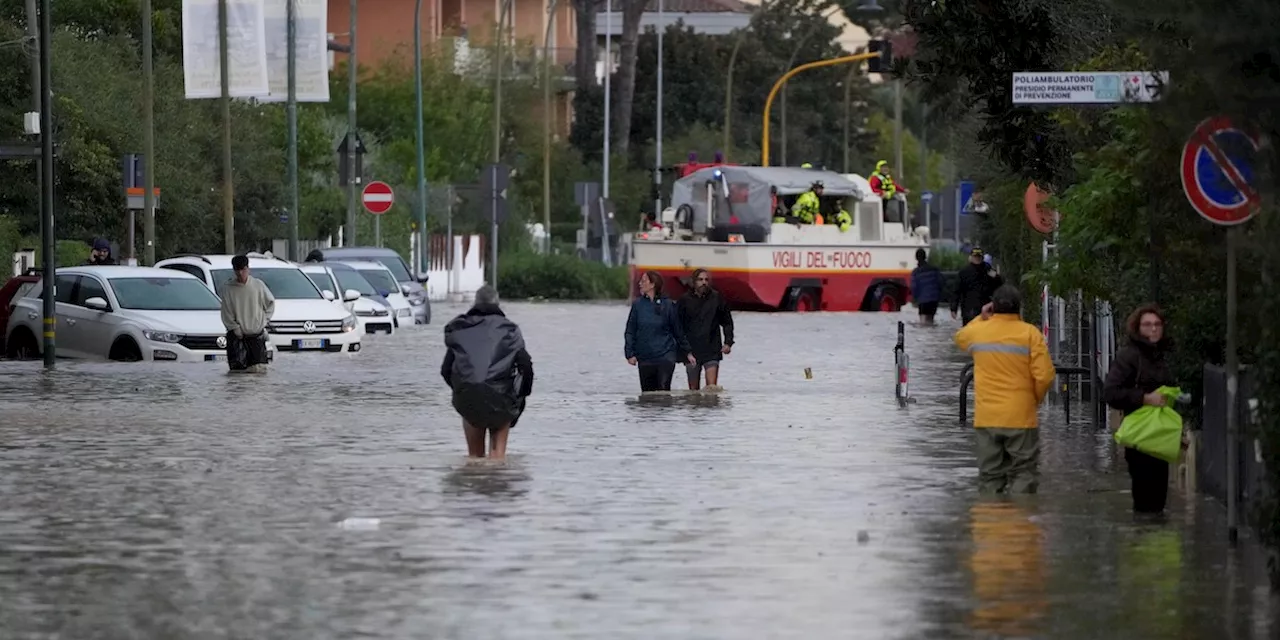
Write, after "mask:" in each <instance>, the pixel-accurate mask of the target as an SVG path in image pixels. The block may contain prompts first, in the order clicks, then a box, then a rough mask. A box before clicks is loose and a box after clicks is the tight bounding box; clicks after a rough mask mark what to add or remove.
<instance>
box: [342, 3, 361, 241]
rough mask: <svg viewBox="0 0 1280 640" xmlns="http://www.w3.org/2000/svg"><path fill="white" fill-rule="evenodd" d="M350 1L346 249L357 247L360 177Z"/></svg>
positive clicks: (353, 23) (353, 21) (353, 7)
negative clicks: (357, 158)
mask: <svg viewBox="0 0 1280 640" xmlns="http://www.w3.org/2000/svg"><path fill="white" fill-rule="evenodd" d="M357 2H358V0H351V8H350V11H351V23H350V25H349V26H348V27H347V28H348V29H349V30H350V31H351V34H350V42H351V53H349V54H347V233H346V237H345V238H343V244H344V245H346V246H348V247H354V246H357V245H358V243H357V242H356V198H357V197H358V196H359V193H360V190H359V185H357V184H356V183H357V182H358V181H359V180H360V176H358V175H356V71H357V70H358V62H357V59H356V10H357V7H356V4H357Z"/></svg>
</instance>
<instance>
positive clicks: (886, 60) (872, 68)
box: [867, 40, 893, 73]
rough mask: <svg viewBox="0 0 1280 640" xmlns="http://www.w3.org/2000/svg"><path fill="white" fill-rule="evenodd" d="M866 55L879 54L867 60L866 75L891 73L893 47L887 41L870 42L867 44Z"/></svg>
mask: <svg viewBox="0 0 1280 640" xmlns="http://www.w3.org/2000/svg"><path fill="white" fill-rule="evenodd" d="M867 53H878V54H880V55H879V56H878V57H875V58H871V59H870V60H867V73H892V72H893V45H892V43H890V42H889V41H888V40H872V41H871V42H870V43H868V44H867Z"/></svg>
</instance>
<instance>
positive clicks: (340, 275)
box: [325, 262, 400, 327]
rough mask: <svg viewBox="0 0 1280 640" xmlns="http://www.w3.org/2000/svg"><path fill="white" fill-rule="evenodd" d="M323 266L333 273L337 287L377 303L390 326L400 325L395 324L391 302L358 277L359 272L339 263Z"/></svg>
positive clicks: (394, 314) (362, 277)
mask: <svg viewBox="0 0 1280 640" xmlns="http://www.w3.org/2000/svg"><path fill="white" fill-rule="evenodd" d="M325 264H326V266H328V267H329V268H330V269H331V270H332V271H333V275H334V277H335V278H337V279H338V286H339V287H342V288H343V289H354V290H356V291H359V292H360V297H361V298H367V299H369V300H372V301H374V302H376V303H378V304H379V305H381V306H382V308H383V309H384V310H386V312H387V317H388V318H390V319H391V324H392V326H393V327H399V326H400V323H398V322H396V310H395V308H394V307H392V306H391V301H390V300H387V299H386V298H385V297H383V296H382V294H380V293H378V290H377V289H376V288H374V286H373V285H372V284H370V283H369V281H368V280H367V279H365V277H364V276H362V275H360V272H359V271H356V270H355V269H352V268H351V267H350V266H348V265H346V264H344V263H341V262H328V263H325Z"/></svg>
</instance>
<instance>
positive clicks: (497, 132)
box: [493, 0, 512, 164]
mask: <svg viewBox="0 0 1280 640" xmlns="http://www.w3.org/2000/svg"><path fill="white" fill-rule="evenodd" d="M511 2H512V0H502V10H501V12H500V14H499V15H498V33H497V35H496V36H495V37H496V38H497V42H496V43H495V46H494V56H493V57H494V60H493V163H494V164H498V162H499V161H501V160H502V56H503V52H502V45H503V43H504V41H505V40H506V39H507V38H506V24H507V14H508V13H511Z"/></svg>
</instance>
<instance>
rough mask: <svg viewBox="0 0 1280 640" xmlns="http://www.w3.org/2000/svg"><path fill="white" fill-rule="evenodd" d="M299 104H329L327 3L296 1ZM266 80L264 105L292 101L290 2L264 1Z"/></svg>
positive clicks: (286, 0) (319, 0) (314, 0)
mask: <svg viewBox="0 0 1280 640" xmlns="http://www.w3.org/2000/svg"><path fill="white" fill-rule="evenodd" d="M297 3H298V5H297V7H298V14H297V29H298V70H297V71H298V102H328V101H329V48H328V44H329V7H328V5H327V4H326V3H325V0H297ZM263 12H264V15H265V16H266V29H265V30H266V38H267V77H268V80H269V83H270V89H271V93H270V94H269V95H267V96H264V97H263V98H262V101H263V102H284V101H285V100H288V99H289V0H264V4H263Z"/></svg>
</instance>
